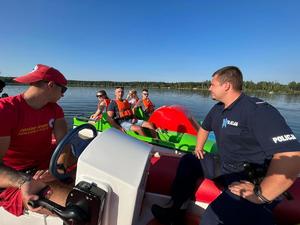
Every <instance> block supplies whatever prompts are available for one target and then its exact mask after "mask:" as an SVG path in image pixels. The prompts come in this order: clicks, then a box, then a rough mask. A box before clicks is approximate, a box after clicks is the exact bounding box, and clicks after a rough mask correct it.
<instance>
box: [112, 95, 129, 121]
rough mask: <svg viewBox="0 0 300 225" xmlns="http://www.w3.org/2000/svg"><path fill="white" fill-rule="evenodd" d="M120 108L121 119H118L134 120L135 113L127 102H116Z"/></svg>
mask: <svg viewBox="0 0 300 225" xmlns="http://www.w3.org/2000/svg"><path fill="white" fill-rule="evenodd" d="M115 102H116V103H117V106H118V110H119V118H118V119H124V118H132V117H133V112H132V110H131V107H130V104H129V102H128V101H127V100H125V99H124V100H122V101H121V100H115Z"/></svg>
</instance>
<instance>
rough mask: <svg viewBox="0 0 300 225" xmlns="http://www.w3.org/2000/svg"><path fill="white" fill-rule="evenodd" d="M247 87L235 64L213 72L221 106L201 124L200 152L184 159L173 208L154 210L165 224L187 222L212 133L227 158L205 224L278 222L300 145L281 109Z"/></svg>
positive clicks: (298, 165) (298, 167)
mask: <svg viewBox="0 0 300 225" xmlns="http://www.w3.org/2000/svg"><path fill="white" fill-rule="evenodd" d="M242 87H243V76H242V73H241V71H240V70H239V68H237V67H235V66H228V67H224V68H221V69H219V70H218V71H216V72H215V73H213V75H212V80H211V85H210V88H209V91H210V93H211V96H212V99H214V100H216V101H218V103H217V104H215V105H214V107H213V108H212V109H211V110H210V111H209V113H208V114H207V116H206V117H205V119H204V121H203V123H202V124H201V128H200V129H199V132H198V135H197V145H196V148H195V154H194V155H192V154H187V155H185V156H183V157H182V159H181V161H180V164H179V167H178V170H177V174H176V178H175V180H174V183H173V193H172V201H171V202H172V203H171V205H170V206H169V207H161V206H159V205H153V206H152V213H153V215H154V216H155V217H156V218H157V219H158V220H159V221H160V222H161V223H162V224H183V219H182V215H183V211H182V206H183V205H184V203H185V202H186V201H187V200H188V199H191V198H192V196H194V194H195V191H196V189H197V181H198V179H199V178H200V177H203V176H204V174H206V172H207V171H205V170H204V169H202V168H205V165H207V163H208V161H209V159H210V157H209V154H205V152H204V151H203V146H204V143H205V141H206V140H207V137H208V134H209V132H210V131H213V132H214V133H215V135H216V142H217V146H218V153H219V155H220V159H221V176H219V177H217V178H215V181H216V182H217V183H219V184H221V185H222V186H223V187H224V190H223V192H222V193H221V194H220V195H219V196H218V197H217V198H216V199H215V200H214V201H213V202H212V203H211V204H210V205H209V206H208V208H207V209H206V210H205V212H204V214H203V216H202V218H201V225H219V224H224V225H234V224H236V225H241V224H243V225H253V224H255V225H274V224H275V222H274V219H273V216H272V210H273V209H274V207H275V206H276V205H277V203H278V202H279V201H280V200H279V199H280V198H281V196H282V194H283V193H284V192H285V191H286V190H287V189H288V188H289V187H290V186H291V185H292V184H293V182H294V181H295V179H296V178H297V176H298V174H299V173H300V143H299V142H298V140H297V138H296V136H295V135H294V134H293V132H292V130H291V129H290V128H289V126H288V125H287V124H286V121H285V119H284V118H283V117H282V116H281V115H280V113H279V112H278V111H277V109H275V108H274V107H273V106H271V105H270V104H268V103H267V102H264V101H263V100H261V99H258V98H255V97H249V96H247V95H246V94H244V93H243V92H242ZM195 156H196V157H195ZM249 168H250V169H251V170H250V169H249ZM253 171H255V172H253ZM258 171H264V172H262V173H259V172H258ZM209 178H213V177H209Z"/></svg>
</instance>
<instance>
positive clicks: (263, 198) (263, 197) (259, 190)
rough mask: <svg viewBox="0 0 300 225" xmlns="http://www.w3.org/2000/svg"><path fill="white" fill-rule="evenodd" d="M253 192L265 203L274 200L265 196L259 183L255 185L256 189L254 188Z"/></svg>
mask: <svg viewBox="0 0 300 225" xmlns="http://www.w3.org/2000/svg"><path fill="white" fill-rule="evenodd" d="M253 192H254V194H255V195H256V196H257V197H258V198H259V199H260V200H261V201H262V202H263V203H265V204H270V203H272V201H270V200H269V199H267V198H266V197H265V196H263V195H262V193H261V187H260V185H259V184H256V185H255V186H254V189H253Z"/></svg>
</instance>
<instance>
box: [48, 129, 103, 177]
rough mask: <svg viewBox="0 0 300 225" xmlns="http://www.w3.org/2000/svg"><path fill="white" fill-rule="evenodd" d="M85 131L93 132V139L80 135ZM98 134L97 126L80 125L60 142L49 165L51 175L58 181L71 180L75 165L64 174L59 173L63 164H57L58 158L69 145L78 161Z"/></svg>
mask: <svg viewBox="0 0 300 225" xmlns="http://www.w3.org/2000/svg"><path fill="white" fill-rule="evenodd" d="M83 129H89V130H92V133H93V136H92V137H86V136H83V135H80V134H79V132H80V131H82V130H83ZM97 134H98V132H97V130H96V128H95V126H93V125H91V124H89V123H86V124H83V125H80V126H78V127H76V128H74V129H73V130H71V131H70V132H69V133H68V134H66V136H65V137H64V138H63V139H62V140H61V141H60V142H59V144H58V145H57V146H56V148H55V150H54V152H53V154H52V157H51V160H50V165H49V171H50V173H51V174H52V175H53V176H54V177H56V178H57V179H59V180H61V181H64V180H67V179H69V178H71V175H72V169H71V167H73V165H72V166H71V167H68V168H66V169H65V168H64V173H59V172H58V170H61V164H58V163H57V160H58V158H59V157H60V155H61V154H62V153H63V151H64V149H65V147H66V146H67V145H70V150H71V152H72V154H73V156H74V157H75V158H76V159H78V157H79V156H80V154H81V153H82V152H83V150H84V149H85V148H86V147H87V146H88V144H89V143H90V142H91V141H92V140H93V139H94V138H95V137H96V136H97Z"/></svg>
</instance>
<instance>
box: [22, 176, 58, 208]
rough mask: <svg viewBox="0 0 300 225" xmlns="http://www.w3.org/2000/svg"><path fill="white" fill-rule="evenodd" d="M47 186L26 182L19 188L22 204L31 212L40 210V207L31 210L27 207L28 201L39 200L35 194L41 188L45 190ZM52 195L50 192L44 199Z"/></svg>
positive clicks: (38, 182)
mask: <svg viewBox="0 0 300 225" xmlns="http://www.w3.org/2000/svg"><path fill="white" fill-rule="evenodd" d="M46 186H47V185H46V184H45V183H43V182H40V181H36V180H33V179H32V180H31V181H26V182H25V183H24V184H22V186H21V193H22V198H23V202H24V203H26V207H27V208H28V209H29V210H30V211H33V212H37V211H39V210H41V209H42V207H37V208H32V207H31V206H30V205H28V204H27V203H28V201H30V200H37V199H39V196H38V195H37V194H36V193H38V192H39V191H41V190H42V189H43V188H45V187H46ZM51 194H52V191H51V190H50V191H49V192H48V193H47V195H46V197H49V196H50V195H51Z"/></svg>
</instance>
